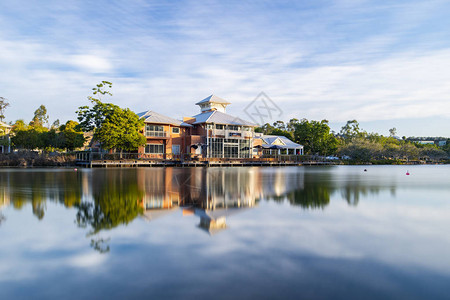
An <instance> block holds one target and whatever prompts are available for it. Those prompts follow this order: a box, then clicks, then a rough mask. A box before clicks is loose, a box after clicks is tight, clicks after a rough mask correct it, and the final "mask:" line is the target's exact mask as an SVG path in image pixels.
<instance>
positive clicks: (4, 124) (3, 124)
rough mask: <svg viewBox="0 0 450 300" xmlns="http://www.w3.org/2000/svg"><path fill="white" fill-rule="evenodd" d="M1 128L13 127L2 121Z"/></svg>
mask: <svg viewBox="0 0 450 300" xmlns="http://www.w3.org/2000/svg"><path fill="white" fill-rule="evenodd" d="M0 127H6V128H11V127H12V126H11V125H8V124H6V123H4V122H2V121H0Z"/></svg>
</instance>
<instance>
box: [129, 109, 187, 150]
mask: <svg viewBox="0 0 450 300" xmlns="http://www.w3.org/2000/svg"><path fill="white" fill-rule="evenodd" d="M137 115H138V116H139V117H140V118H142V119H144V124H145V125H144V128H143V129H142V133H143V134H144V136H145V138H146V139H147V141H146V144H145V146H143V147H140V148H139V150H138V152H139V153H143V154H145V155H146V156H148V157H149V158H162V159H173V158H175V159H177V158H180V157H181V155H182V154H184V153H186V149H188V148H187V138H188V137H189V135H190V129H191V127H193V126H192V125H190V124H187V123H185V122H183V121H180V120H176V119H173V118H171V117H167V116H164V115H162V114H159V113H157V112H154V111H151V110H148V111H144V112H141V113H138V114H137Z"/></svg>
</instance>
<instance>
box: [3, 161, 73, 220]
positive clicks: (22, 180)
mask: <svg viewBox="0 0 450 300" xmlns="http://www.w3.org/2000/svg"><path fill="white" fill-rule="evenodd" d="M79 176H81V174H80V173H78V172H74V171H72V170H60V171H56V172H49V171H42V170H33V171H28V170H20V171H12V172H1V173H0V191H1V192H2V197H3V202H8V204H12V206H13V207H14V208H15V209H18V210H21V209H23V208H24V207H25V206H26V205H27V204H31V208H32V212H33V215H35V216H36V217H37V218H38V219H39V220H42V219H43V218H44V216H45V211H46V208H47V204H46V202H47V201H55V202H59V203H63V204H64V206H66V207H71V206H73V205H75V204H77V203H79V202H80V199H81V185H80V182H81V181H80V180H79Z"/></svg>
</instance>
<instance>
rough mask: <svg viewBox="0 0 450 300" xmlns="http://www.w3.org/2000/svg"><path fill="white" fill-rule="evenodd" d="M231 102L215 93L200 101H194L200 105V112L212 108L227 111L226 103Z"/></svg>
mask: <svg viewBox="0 0 450 300" xmlns="http://www.w3.org/2000/svg"><path fill="white" fill-rule="evenodd" d="M229 104H231V103H230V102H228V101H226V100H223V99H222V98H219V97H217V96H215V95H211V96H209V97H206V98H205V99H203V100H202V101H199V102H197V103H195V105H198V106H200V110H201V112H202V113H203V112H207V111H212V110H217V111H220V112H223V113H226V112H227V105H229Z"/></svg>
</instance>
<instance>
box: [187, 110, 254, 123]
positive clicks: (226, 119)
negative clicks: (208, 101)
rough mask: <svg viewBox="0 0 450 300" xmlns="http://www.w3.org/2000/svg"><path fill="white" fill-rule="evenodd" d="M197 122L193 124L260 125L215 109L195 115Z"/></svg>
mask: <svg viewBox="0 0 450 300" xmlns="http://www.w3.org/2000/svg"><path fill="white" fill-rule="evenodd" d="M193 118H195V122H194V123H193V124H201V123H215V124H224V125H244V126H254V127H256V126H258V125H256V124H254V123H252V122H248V121H245V120H243V119H241V118H238V117H235V116H232V115H229V114H226V113H223V112H220V111H217V110H213V111H208V112H204V113H201V114H198V115H195V116H194V117H193Z"/></svg>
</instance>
